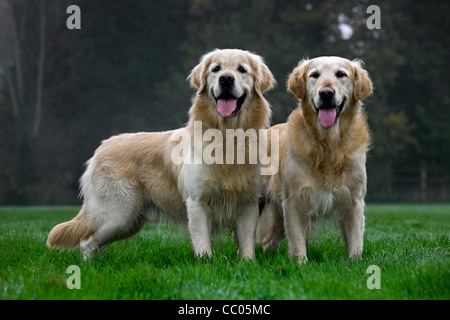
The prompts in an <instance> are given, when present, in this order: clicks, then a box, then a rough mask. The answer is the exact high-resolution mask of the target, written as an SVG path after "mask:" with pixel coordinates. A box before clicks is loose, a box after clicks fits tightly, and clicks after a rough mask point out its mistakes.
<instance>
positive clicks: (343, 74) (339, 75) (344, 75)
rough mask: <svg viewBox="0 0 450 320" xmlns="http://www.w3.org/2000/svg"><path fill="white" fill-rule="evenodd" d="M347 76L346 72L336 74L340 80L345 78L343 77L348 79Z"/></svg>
mask: <svg viewBox="0 0 450 320" xmlns="http://www.w3.org/2000/svg"><path fill="white" fill-rule="evenodd" d="M346 76H347V75H346V74H345V72H342V71H338V72H336V77H338V78H343V77H346Z"/></svg>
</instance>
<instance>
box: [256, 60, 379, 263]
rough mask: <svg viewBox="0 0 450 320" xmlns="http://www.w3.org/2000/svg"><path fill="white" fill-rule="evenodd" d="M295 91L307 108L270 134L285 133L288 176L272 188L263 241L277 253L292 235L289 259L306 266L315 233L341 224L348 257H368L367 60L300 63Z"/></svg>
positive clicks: (283, 160) (272, 181)
mask: <svg viewBox="0 0 450 320" xmlns="http://www.w3.org/2000/svg"><path fill="white" fill-rule="evenodd" d="M287 86H288V90H289V91H290V92H291V93H293V94H294V95H295V96H296V97H297V98H298V99H300V103H299V106H298V107H297V108H296V109H295V110H294V111H293V112H292V114H291V115H290V116H289V118H288V121H287V123H284V124H279V125H276V126H273V127H272V128H270V130H278V131H279V137H280V142H279V161H280V171H279V172H278V173H277V174H275V175H273V176H271V177H269V178H268V179H267V181H266V184H267V193H266V194H264V197H263V198H264V199H265V203H264V207H263V209H262V212H261V216H260V220H259V223H258V229H257V240H258V242H259V243H260V244H261V245H262V247H263V248H264V249H267V248H271V247H272V248H273V247H277V246H278V245H279V243H280V242H281V241H282V240H283V238H284V232H285V233H286V238H287V241H288V251H289V255H291V256H294V257H296V258H297V259H298V261H299V263H303V262H306V261H307V255H306V242H307V239H308V237H309V236H310V234H311V231H313V230H314V229H315V227H316V226H317V224H318V222H322V221H324V220H325V219H327V218H331V217H334V218H337V219H336V220H337V222H338V224H339V227H340V229H341V231H342V235H343V238H344V242H345V245H346V247H347V251H348V257H349V258H353V257H361V254H362V250H363V233H364V197H365V194H366V152H367V151H368V148H369V144H370V135H369V131H368V127H367V123H366V117H365V114H364V112H363V110H362V102H361V100H363V99H365V98H366V97H368V96H369V95H370V94H371V93H372V83H371V81H370V79H369V76H368V74H367V72H366V71H365V70H364V69H363V68H362V65H361V62H360V61H359V60H354V61H349V60H347V59H344V58H340V57H319V58H315V59H310V60H302V61H300V63H299V65H298V66H297V67H296V68H295V69H294V70H293V72H292V73H291V75H290V76H289V79H288V82H287ZM270 130H269V131H270ZM269 136H270V135H269ZM283 223H284V228H283Z"/></svg>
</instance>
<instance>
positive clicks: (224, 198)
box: [47, 49, 275, 259]
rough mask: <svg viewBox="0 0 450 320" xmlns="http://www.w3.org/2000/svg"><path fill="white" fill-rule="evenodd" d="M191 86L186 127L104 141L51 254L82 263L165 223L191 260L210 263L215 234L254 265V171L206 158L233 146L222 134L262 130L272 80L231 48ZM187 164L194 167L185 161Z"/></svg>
mask: <svg viewBox="0 0 450 320" xmlns="http://www.w3.org/2000/svg"><path fill="white" fill-rule="evenodd" d="M188 79H189V80H190V83H191V85H192V86H193V87H195V88H197V93H196V95H195V98H194V99H193V104H192V107H191V109H190V111H189V122H188V124H187V126H186V127H184V128H181V129H177V130H173V131H166V132H154V133H135V134H122V135H118V136H115V137H112V138H110V139H108V140H105V141H103V143H102V144H101V146H100V147H99V148H98V149H97V150H96V151H95V154H94V156H93V157H92V158H91V159H90V160H89V161H88V162H87V168H86V171H85V173H84V174H83V176H82V178H81V193H82V196H83V206H82V208H81V210H80V213H79V214H78V215H77V216H76V217H75V218H74V219H73V220H71V221H68V222H64V223H61V224H59V225H57V226H55V227H54V228H53V230H52V231H51V232H50V234H49V236H48V240H47V244H48V246H49V247H51V248H74V247H80V249H81V251H82V253H83V255H84V257H85V258H86V259H87V258H89V257H90V256H91V255H92V254H93V253H96V252H99V253H101V252H102V251H103V250H104V249H105V248H106V247H107V246H108V245H109V244H110V243H111V242H113V241H116V240H119V239H123V238H126V237H129V236H131V235H133V234H135V233H137V232H138V231H139V230H140V229H141V228H142V227H143V226H144V224H145V223H146V222H148V221H151V222H157V221H159V220H160V217H161V214H164V215H165V217H167V218H168V220H171V221H175V222H181V223H187V225H188V230H189V234H190V237H191V240H192V245H193V249H194V251H195V254H196V255H197V256H202V255H207V256H209V257H211V255H212V250H211V235H212V234H213V233H214V232H215V231H220V230H222V229H223V228H232V229H233V230H234V231H235V235H236V239H237V242H238V245H239V247H240V253H241V255H242V256H243V257H244V258H253V257H254V255H255V252H254V251H255V231H256V225H257V220H258V215H259V213H258V197H259V194H260V190H261V189H260V188H261V178H260V171H259V169H260V164H259V163H256V164H249V163H244V164H236V162H235V161H234V162H231V164H230V161H229V160H230V159H231V160H234V159H235V156H236V152H234V153H232V154H231V155H230V154H228V155H226V154H225V152H224V154H223V158H224V159H225V158H226V157H228V158H226V159H227V161H226V162H225V161H224V162H223V163H220V162H221V161H218V163H211V164H207V163H205V161H202V160H204V159H203V158H202V152H204V151H205V149H206V148H208V146H210V144H211V143H213V142H214V143H215V146H216V147H217V143H218V142H219V143H222V144H223V145H222V146H225V145H227V143H228V144H230V143H231V144H233V145H234V144H235V140H234V137H233V138H232V139H228V140H229V141H227V136H226V134H225V133H226V131H227V129H242V130H244V131H245V130H248V129H254V130H258V129H260V128H267V127H268V125H269V121H270V114H271V111H270V108H269V104H268V103H267V101H266V100H265V99H264V97H263V93H264V92H265V91H266V90H268V89H270V88H272V86H273V85H274V83H275V80H274V78H273V76H272V73H271V72H270V70H269V69H268V67H267V66H266V65H265V64H264V62H263V60H262V58H261V57H260V56H258V55H255V54H253V53H250V52H247V51H242V50H237V49H227V50H215V51H212V52H210V53H207V54H205V55H204V56H203V57H202V58H201V61H200V63H199V64H198V65H197V66H196V67H195V68H194V69H193V70H192V72H191V74H190V75H189V77H188ZM208 129H211V130H216V131H214V132H219V133H223V141H212V142H209V141H210V140H212V139H211V137H209V139H208V138H207V137H205V132H207V130H208ZM198 130H200V132H198ZM195 131H197V132H195ZM198 134H200V136H199V137H198V136H197V137H196V135H198ZM183 138H184V139H185V140H184V141H183ZM186 139H187V141H186ZM191 142H192V144H191ZM181 144H184V146H183V148H178V147H179V146H180V145H181ZM185 146H187V150H185V148H184V147H185ZM219 147H221V146H220V145H219ZM241 147H242V146H241ZM247 147H248V146H247V145H244V148H246V149H245V150H244V151H247V153H248V150H247V149H248V148H247ZM177 148H178V149H177ZM174 150H175V151H174ZM177 150H178V151H179V150H182V151H183V150H184V151H185V153H184V154H182V155H181V157H182V160H183V161H176V157H174V154H175V155H176V154H177V152H176V151H177ZM216 150H219V149H216ZM241 151H242V150H241ZM192 156H193V158H195V157H197V156H200V158H197V160H198V159H199V160H200V161H199V162H198V161H190V160H191V158H190V157H192ZM215 156H217V155H215ZM194 160H195V159H194ZM219 160H220V159H219Z"/></svg>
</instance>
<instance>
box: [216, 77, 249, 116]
mask: <svg viewBox="0 0 450 320" xmlns="http://www.w3.org/2000/svg"><path fill="white" fill-rule="evenodd" d="M234 81H235V79H234V76H233V75H232V74H230V73H224V74H222V75H221V76H220V77H219V86H220V90H221V94H220V95H219V96H218V97H215V96H214V97H215V99H216V105H217V111H218V112H219V114H220V115H221V116H222V117H224V118H225V117H229V116H231V115H234V114H236V113H238V112H239V110H240V109H241V107H242V104H243V103H244V100H245V97H246V93H245V92H244V94H243V95H242V96H240V97H236V96H235V95H234V94H233V93H232V92H233V91H234Z"/></svg>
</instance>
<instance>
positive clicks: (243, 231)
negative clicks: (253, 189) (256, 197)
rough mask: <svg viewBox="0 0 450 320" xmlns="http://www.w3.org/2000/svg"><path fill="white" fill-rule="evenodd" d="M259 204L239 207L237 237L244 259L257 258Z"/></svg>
mask: <svg viewBox="0 0 450 320" xmlns="http://www.w3.org/2000/svg"><path fill="white" fill-rule="evenodd" d="M258 216H259V210H258V204H257V203H251V204H248V205H246V206H243V207H242V208H240V209H239V212H238V215H237V219H236V238H237V241H238V244H239V248H240V249H241V254H242V257H243V258H244V259H254V258H255V242H256V225H257V224H258Z"/></svg>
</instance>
